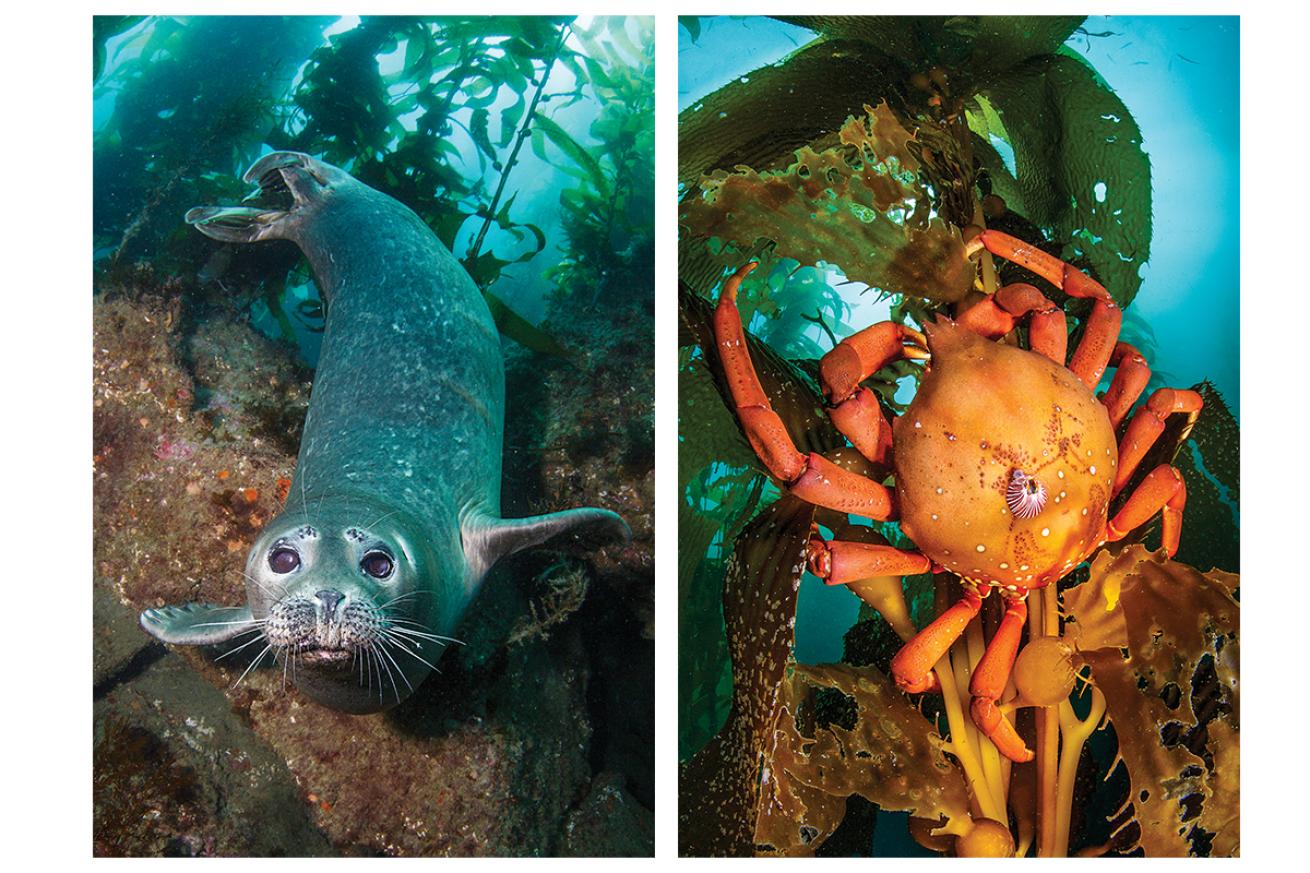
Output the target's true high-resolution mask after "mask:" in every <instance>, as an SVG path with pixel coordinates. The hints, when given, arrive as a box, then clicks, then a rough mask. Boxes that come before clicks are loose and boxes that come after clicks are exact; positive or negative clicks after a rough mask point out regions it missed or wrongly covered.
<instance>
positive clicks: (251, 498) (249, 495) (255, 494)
mask: <svg viewBox="0 0 1310 873" xmlns="http://www.w3.org/2000/svg"><path fill="white" fill-rule="evenodd" d="M241 496H242V497H244V498H246V503H254V502H255V501H256V500H258V499H259V489H258V488H245V489H242V491H241Z"/></svg>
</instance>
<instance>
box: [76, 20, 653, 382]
mask: <svg viewBox="0 0 1310 873" xmlns="http://www.w3.org/2000/svg"><path fill="white" fill-rule="evenodd" d="M95 21H96V27H95V36H96V42H95V48H96V83H95V165H94V184H95V204H94V205H95V216H94V239H95V265H96V270H97V273H98V275H99V276H102V277H105V276H111V277H112V276H118V277H122V276H124V275H125V274H126V273H130V272H131V271H133V270H138V269H147V268H148V269H151V270H154V271H157V272H158V273H160V274H162V275H170V276H177V277H188V278H189V277H195V278H196V280H197V281H198V282H199V283H200V284H201V285H202V286H203V287H205V288H208V289H210V290H219V289H226V290H225V291H224V292H223V293H229V294H230V293H232V292H240V293H244V294H245V299H244V300H243V301H241V302H243V303H244V305H247V306H249V307H250V308H251V312H252V315H253V316H255V321H256V324H258V325H259V326H261V327H262V328H264V329H265V330H266V331H267V332H268V333H270V334H272V335H274V336H281V337H284V338H285V339H287V340H291V341H295V342H298V343H299V344H301V346H302V348H303V349H304V350H305V352H306V355H307V357H308V358H309V359H310V361H311V363H312V361H313V359H314V356H315V355H316V345H317V343H316V342H315V339H314V334H315V332H317V331H321V330H322V309H321V304H320V302H319V300H318V297H317V294H316V292H315V291H314V289H313V287H312V282H311V281H310V280H311V277H310V276H309V275H308V274H307V268H306V267H305V266H304V265H303V261H302V260H301V259H300V257H299V255H298V253H297V252H296V251H295V250H294V248H293V247H292V246H290V244H285V245H284V244H281V243H274V244H270V245H268V246H258V247H246V248H241V247H233V246H221V247H218V246H215V245H214V244H213V243H212V242H211V241H209V240H207V239H205V238H203V237H202V236H201V235H200V234H198V233H195V232H194V231H193V230H191V229H189V228H188V227H187V226H186V225H185V224H184V223H183V222H182V216H183V215H184V214H185V212H186V211H187V209H188V208H190V207H193V206H196V205H200V204H218V203H235V202H239V201H240V199H241V198H242V197H244V196H245V195H246V194H248V193H249V191H248V190H246V189H245V188H244V187H243V186H242V185H241V183H240V181H239V180H240V177H241V173H242V172H243V171H244V170H245V169H246V167H248V166H249V165H250V164H251V163H252V162H253V161H254V160H255V158H257V157H258V156H259V155H260V154H263V153H266V152H268V151H271V150H292V151H302V152H307V153H309V154H313V155H315V156H317V157H319V158H322V159H323V160H326V161H327V162H329V163H332V164H335V165H337V166H340V167H342V168H343V169H345V170H347V171H349V172H350V173H351V174H352V175H354V176H355V177H356V178H358V179H360V180H361V181H363V182H365V183H367V184H369V185H372V186H373V187H376V188H378V189H380V190H382V191H385V192H386V193H388V194H390V195H391V196H393V197H395V198H396V199H398V200H400V201H401V202H403V203H404V204H405V205H407V206H409V207H410V208H412V209H413V210H414V211H415V212H417V213H418V214H419V215H420V216H421V217H422V218H423V219H424V221H426V222H427V223H428V225H429V226H430V227H431V228H432V229H433V231H434V232H436V234H437V236H438V237H439V238H440V239H441V240H442V242H444V243H445V244H446V245H447V246H448V247H450V248H451V250H452V251H453V252H454V253H455V255H456V257H458V258H459V259H460V260H461V261H462V262H463V263H464V264H465V266H466V268H467V269H468V270H469V272H470V274H471V275H472V276H473V278H474V280H475V281H476V282H477V283H478V285H479V286H480V287H481V288H482V289H483V291H484V293H485V294H486V295H487V297H488V303H489V304H490V305H491V307H492V311H493V315H494V316H495V317H496V320H497V324H498V326H499V327H500V328H501V330H502V332H503V333H505V334H506V335H508V336H510V337H512V338H514V339H516V340H518V341H519V342H521V343H523V344H525V345H527V346H529V347H531V348H534V349H537V350H539V351H546V352H552V353H563V351H564V350H563V349H561V348H560V347H559V346H558V344H556V343H555V342H554V340H552V339H551V338H550V337H549V336H546V335H545V334H543V333H541V332H539V331H536V330H535V329H534V328H533V327H532V324H531V323H530V322H531V321H532V320H535V319H537V318H539V317H540V316H541V314H542V312H543V300H544V298H545V297H547V296H548V295H551V294H568V293H574V292H579V293H582V292H581V289H584V288H585V289H586V290H585V293H587V294H589V295H591V294H594V295H596V296H597V297H598V298H599V297H601V296H604V295H606V294H610V293H613V294H619V295H630V294H632V293H638V292H637V289H643V288H645V287H646V286H647V285H648V284H649V278H648V277H649V275H650V272H651V263H652V257H653V244H652V240H653V187H654V33H653V30H654V29H653V22H652V20H651V19H649V18H640V17H596V18H590V19H585V20H584V19H577V18H572V17H544V16H543V17H526V16H525V17H514V16H488V17H458V18H457V17H442V18H413V17H384V16H365V17H362V18H354V17H344V18H336V17H281V16H268V17H203V16H197V17H188V18H179V17H173V16H158V17H150V18H145V19H142V18H140V17H99V18H97V19H96V20H95ZM635 276H640V277H643V279H642V281H634V277H635ZM525 317H526V319H525Z"/></svg>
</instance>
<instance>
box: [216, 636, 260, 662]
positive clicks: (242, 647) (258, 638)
mask: <svg viewBox="0 0 1310 873" xmlns="http://www.w3.org/2000/svg"><path fill="white" fill-rule="evenodd" d="M262 639H264V637H262V636H258V637H255V638H254V639H253V640H246V641H245V642H244V643H242V644H241V645H239V646H237V647H236V648H235V649H228V650H227V651H226V652H224V653H223V654H221V655H219V656H218V657H216V658H214V660H215V661H221V660H223V659H224V658H226V657H227V656H228V655H233V654H236V653H237V652H239V651H241V650H242V649H244V648H245V647H246V646H252V645H254V644H255V643H257V642H259V641H260V640H262ZM269 645H272V643H269Z"/></svg>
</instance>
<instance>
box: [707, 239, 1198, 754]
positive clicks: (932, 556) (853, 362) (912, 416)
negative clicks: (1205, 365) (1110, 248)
mask: <svg viewBox="0 0 1310 873" xmlns="http://www.w3.org/2000/svg"><path fill="white" fill-rule="evenodd" d="M982 249H986V250H987V251H989V252H991V253H992V254H994V255H997V256H999V257H1002V258H1005V259H1007V260H1009V261H1012V262H1014V263H1017V264H1020V265H1022V266H1023V267H1025V268H1027V269H1028V270H1030V271H1032V272H1033V273H1035V274H1037V275H1039V276H1041V277H1042V278H1044V279H1046V280H1047V281H1049V282H1051V283H1052V284H1053V285H1055V286H1056V287H1057V288H1060V289H1061V290H1062V291H1064V292H1065V293H1066V294H1068V295H1070V296H1072V297H1081V298H1089V299H1091V300H1092V301H1093V305H1092V310H1091V315H1090V316H1089V318H1088V321H1087V324H1086V327H1085V330H1084V334H1083V339H1082V341H1081V342H1080V343H1079V345H1078V348H1077V349H1076V350H1075V351H1074V353H1073V356H1072V359H1070V360H1069V363H1068V366H1067V367H1066V365H1065V352H1066V345H1067V340H1068V332H1067V328H1066V325H1065V316H1064V312H1063V311H1062V310H1060V309H1059V308H1058V307H1057V306H1056V305H1055V304H1054V303H1052V302H1051V301H1050V300H1048V299H1047V298H1046V297H1045V296H1044V295H1043V294H1042V293H1041V292H1039V291H1038V290H1037V289H1036V288H1034V287H1033V286H1031V285H1023V284H1014V285H1007V286H1005V287H1003V288H1000V289H999V290H998V291H997V292H996V293H995V294H994V295H991V296H989V297H987V298H985V299H984V300H982V301H981V302H979V303H977V304H975V305H974V306H972V307H971V308H969V309H968V310H966V311H965V312H964V313H962V314H961V315H960V316H959V317H958V318H957V319H955V320H950V319H948V318H945V317H940V318H939V319H938V321H937V322H936V323H935V324H930V325H926V326H925V333H926V337H925V335H924V334H921V333H919V332H918V331H916V330H913V329H911V328H908V327H905V326H904V325H900V324H896V323H894V322H882V323H879V324H875V325H873V326H872V327H868V328H865V329H864V330H861V331H859V332H858V333H855V334H853V335H852V336H850V337H847V338H846V339H844V340H842V341H841V342H840V343H839V344H838V345H837V346H836V347H835V348H833V349H832V351H830V352H828V353H827V354H826V355H824V356H823V358H822V360H821V361H820V363H819V379H820V383H821V386H822V388H823V393H824V396H825V398H826V399H827V402H828V404H829V409H828V412H829V415H830V416H831V418H832V421H833V424H834V425H835V426H836V427H837V429H838V430H839V431H840V432H841V433H842V434H843V435H844V436H845V437H846V438H847V439H848V440H849V441H850V442H851V444H852V445H853V446H854V447H855V448H856V449H857V450H858V451H859V452H860V454H862V455H864V456H865V457H866V458H868V459H869V460H870V461H873V462H876V463H878V464H882V465H890V466H891V468H892V470H893V471H894V473H895V482H896V484H895V488H889V487H887V486H884V485H882V484H881V483H879V482H875V481H873V480H872V479H869V478H867V477H865V476H861V475H859V474H857V473H853V472H850V471H848V470H847V469H845V468H843V467H840V466H838V465H837V464H835V463H833V462H832V461H830V460H828V459H826V458H824V457H823V456H821V455H818V454H814V453H810V454H808V455H807V454H802V453H801V452H799V451H798V450H797V449H796V446H795V444H794V443H793V442H792V440H791V438H790V436H788V434H787V430H786V428H785V427H784V426H783V424H782V420H781V419H780V418H779V417H778V415H777V413H775V412H774V411H773V408H772V407H771V406H770V404H769V399H768V397H767V396H765V394H764V391H763V389H762V388H761V386H760V381H759V378H758V377H757V375H756V373H755V368H754V365H753V364H752V363H751V359H750V355H749V353H748V351H747V347H746V343H745V337H744V334H743V329H742V324H741V315H740V313H739V312H738V311H737V304H736V297H737V289H738V287H739V286H740V284H741V280H742V279H743V278H744V277H745V276H746V274H747V273H749V272H750V271H751V270H752V269H753V268H754V267H755V265H754V264H747V265H746V266H745V267H743V268H742V269H740V270H738V271H737V273H736V274H735V275H733V276H732V277H731V278H730V279H729V280H728V281H727V282H726V283H725V285H724V289H723V293H722V295H721V296H720V298H719V304H718V307H717V309H716V310H715V314H714V332H715V338H716V341H717V343H718V347H719V354H720V357H721V359H722V362H723V369H724V373H725V376H726V377H727V381H728V384H729V386H730V389H731V392H732V396H733V401H734V404H735V406H736V408H737V409H736V411H737V415H738V417H739V419H740V421H741V424H742V428H743V430H744V431H745V433H746V436H747V438H748V439H749V440H750V443H751V446H752V447H753V448H754V449H755V452H756V454H757V455H759V457H760V459H761V460H762V461H763V462H764V464H765V466H766V467H767V468H768V469H769V471H770V472H771V473H772V474H773V475H774V476H776V477H777V478H778V479H780V480H782V481H783V482H785V483H786V485H787V487H788V488H789V489H790V491H791V492H792V493H793V494H795V495H797V496H798V497H801V498H802V499H804V500H808V501H810V502H811V503H814V504H816V505H819V506H823V507H827V508H829V509H833V510H836V511H838V512H843V513H853V514H857V515H862V516H865V517H867V518H872V519H876V520H880V521H883V520H889V519H897V518H898V519H899V520H900V525H901V530H902V531H903V532H904V533H905V534H906V536H908V537H910V539H912V540H913V541H914V543H915V545H916V546H917V547H918V549H919V550H918V551H905V550H901V549H896V548H893V547H891V546H886V545H871V544H867V543H859V542H847V541H842V540H828V539H825V538H823V537H822V536H821V535H819V534H818V533H817V531H816V533H815V534H814V535H813V536H812V537H811V540H810V543H809V555H808V558H809V566H810V569H811V571H812V572H813V573H815V575H817V576H819V577H821V578H822V579H824V580H825V581H826V582H827V583H828V584H830V585H840V584H846V583H848V582H852V581H855V580H859V579H865V578H868V577H871V576H890V575H911V574H916V573H925V572H928V571H929V570H930V569H931V570H935V571H940V570H946V571H950V572H952V573H955V574H956V575H958V576H959V577H960V580H961V582H962V583H963V585H964V596H963V598H962V599H960V600H959V601H957V602H956V603H955V604H954V605H952V606H951V607H949V608H948V609H947V610H946V611H945V612H943V613H942V614H941V615H940V616H938V617H937V619H936V620H935V621H933V622H932V623H931V624H929V625H928V626H927V627H925V628H924V629H923V630H921V631H920V632H919V633H918V634H917V635H916V636H915V637H913V638H912V639H911V640H910V641H909V642H908V643H906V644H905V646H904V648H902V649H901V650H900V652H898V653H897V655H896V656H895V658H893V659H892V663H891V672H892V676H893V679H894V680H895V681H896V684H897V685H898V686H899V687H901V688H903V689H905V690H906V691H908V692H911V693H918V692H922V691H926V690H929V689H930V688H932V687H933V686H934V685H935V677H934V675H933V673H932V670H933V666H934V665H935V664H936V663H937V662H938V661H939V660H940V659H941V658H942V657H943V656H944V655H945V654H946V652H947V650H948V649H949V648H950V647H951V645H952V644H954V642H955V641H956V640H957V639H958V638H959V636H960V634H961V633H963V631H964V629H965V627H966V626H967V625H968V624H969V622H970V621H971V620H972V619H973V618H974V617H975V616H976V615H977V614H978V611H979V609H980V608H981V607H982V600H983V598H985V597H986V596H987V595H988V594H989V593H990V592H991V591H992V590H993V589H995V590H997V591H998V592H999V594H1000V595H1001V596H1002V597H1003V598H1004V599H1005V613H1004V616H1003V617H1002V619H1001V624H1000V627H999V628H998V629H997V632H996V634H995V636H994V637H993V638H992V640H991V642H990V643H989V644H988V646H987V649H986V652H985V653H984V654H983V657H982V660H981V661H980V662H979V664H978V667H977V669H976V670H975V671H974V674H973V679H972V681H971V682H970V686H969V692H970V694H971V695H972V698H973V702H972V706H971V711H972V716H973V720H974V723H975V724H976V725H977V726H978V728H979V729H980V730H981V731H982V732H983V733H984V734H986V735H987V736H988V737H989V738H990V739H991V740H992V742H994V743H995V744H996V747H997V749H998V750H999V751H1000V752H1001V753H1002V754H1003V755H1005V756H1006V757H1007V758H1009V759H1011V760H1013V761H1017V762H1022V761H1027V760H1031V758H1032V757H1033V755H1032V752H1031V751H1029V750H1028V748H1027V747H1026V746H1025V745H1024V742H1023V740H1022V739H1021V738H1020V737H1019V735H1018V733H1017V732H1016V731H1015V729H1014V726H1013V725H1012V724H1011V723H1010V722H1009V720H1008V719H1006V718H1005V717H1004V716H1003V715H1002V713H1001V711H1000V709H999V708H998V706H997V701H998V698H999V697H1000V696H1001V693H1002V692H1003V690H1004V689H1005V684H1006V681H1007V679H1008V678H1009V675H1010V670H1011V668H1012V667H1013V665H1014V659H1015V654H1016V652H1017V650H1018V647H1019V638H1020V635H1021V633H1022V630H1023V624H1024V621H1025V619H1026V617H1027V606H1026V602H1025V601H1026V598H1027V596H1028V592H1029V591H1031V590H1033V589H1035V588H1042V587H1044V586H1046V585H1049V584H1051V583H1053V582H1056V581H1058V580H1059V579H1060V578H1061V577H1063V576H1064V575H1065V574H1066V573H1068V572H1069V571H1070V570H1072V569H1073V568H1074V567H1077V566H1078V565H1079V564H1080V563H1082V562H1083V561H1084V560H1086V559H1087V558H1088V556H1089V555H1091V553H1092V552H1093V551H1095V550H1096V549H1097V548H1099V547H1100V546H1102V545H1104V544H1105V543H1106V542H1111V541H1114V540H1118V539H1122V538H1123V537H1124V536H1125V535H1126V534H1127V533H1128V532H1129V531H1131V530H1132V529H1134V528H1136V527H1138V526H1140V525H1142V524H1144V523H1145V522H1146V521H1147V520H1149V519H1150V518H1151V517H1152V516H1154V515H1155V513H1156V512H1162V513H1163V545H1164V548H1165V550H1166V551H1167V552H1168V554H1169V555H1170V556H1171V557H1172V556H1173V554H1174V553H1175V552H1176V551H1177V549H1178V540H1179V534H1180V529H1181V525H1182V514H1183V506H1184V504H1185V502H1186V500H1187V489H1186V487H1185V485H1184V483H1183V478H1182V476H1181V475H1180V474H1179V472H1178V470H1177V469H1175V468H1174V467H1172V466H1170V465H1168V464H1162V465H1160V466H1159V467H1157V468H1155V469H1154V470H1152V471H1151V473H1150V474H1149V475H1147V476H1146V478H1145V479H1144V480H1143V481H1142V482H1141V484H1140V485H1139V486H1138V487H1137V488H1136V490H1134V491H1133V493H1132V494H1131V495H1129V497H1128V499H1127V500H1126V501H1125V502H1124V504H1123V506H1122V507H1121V508H1120V509H1119V511H1118V512H1116V513H1115V515H1114V517H1113V518H1111V517H1109V506H1110V501H1111V499H1112V498H1114V496H1115V495H1116V494H1117V493H1118V492H1119V491H1120V490H1122V489H1123V487H1124V485H1125V484H1126V483H1127V481H1128V479H1129V477H1130V476H1131V475H1132V473H1133V471H1134V470H1135V469H1136V467H1137V465H1138V464H1139V463H1140V462H1141V460H1142V458H1143V457H1144V456H1145V455H1146V452H1147V450H1148V449H1149V448H1150V447H1151V445H1152V443H1154V442H1155V440H1156V438H1157V437H1159V435H1160V433H1161V432H1162V431H1163V429H1164V419H1165V417H1167V416H1168V415H1170V414H1172V413H1177V412H1184V413H1195V412H1198V411H1199V410H1200V409H1201V405H1202V401H1201V397H1200V395H1199V394H1197V393H1196V392H1195V391H1186V390H1176V389H1170V388H1161V389H1159V390H1157V391H1155V392H1154V393H1153V394H1152V395H1151V397H1150V399H1149V400H1148V401H1147V402H1146V404H1145V405H1144V406H1143V407H1142V408H1141V409H1140V410H1138V412H1137V413H1136V414H1135V415H1134V416H1133V418H1132V420H1131V421H1130V422H1129V423H1128V427H1127V429H1126V430H1125V431H1124V435H1123V437H1122V439H1120V440H1119V441H1118V443H1117V444H1116V442H1115V432H1116V430H1117V428H1118V427H1119V424H1120V422H1121V421H1122V420H1123V419H1124V417H1125V416H1126V415H1127V414H1128V411H1129V410H1130V409H1131V408H1132V406H1133V404H1134V403H1135V402H1136V401H1137V399H1138V397H1139V396H1140V395H1141V393H1142V391H1143V390H1144V389H1145V387H1146V384H1147V381H1148V380H1149V379H1150V368H1149V367H1148V365H1147V363H1146V360H1145V359H1144V358H1143V357H1142V355H1141V354H1140V353H1138V351H1137V350H1136V349H1134V348H1133V347H1132V346H1131V345H1129V344H1127V343H1123V342H1116V339H1117V338H1118V335H1119V325H1120V321H1121V318H1122V313H1121V311H1120V310H1119V308H1118V307H1117V306H1116V305H1115V303H1114V301H1113V300H1112V299H1111V297H1110V295H1109V293H1108V292H1106V290H1105V288H1104V287H1102V286H1101V285H1100V284H1099V283H1097V282H1096V281H1094V280H1093V279H1091V278H1090V277H1089V276H1087V275H1086V274H1084V273H1082V272H1081V271H1079V270H1077V269H1075V268H1073V267H1071V266H1069V265H1068V264H1066V263H1064V262H1063V261H1061V260H1059V259H1057V258H1054V257H1052V256H1051V255H1048V254H1046V253H1045V252H1042V251H1040V250H1038V249H1035V248H1034V247H1032V246H1030V245H1028V244H1027V243H1024V242H1023V241H1021V240H1018V239H1016V238H1014V237H1012V236H1008V235H1006V234H1003V233H999V232H997V231H993V230H985V231H982V232H980V233H978V234H977V235H976V236H974V237H973V238H972V239H971V240H970V241H969V243H968V244H967V246H966V251H967V253H968V255H969V256H973V255H974V254H977V253H978V252H980V251H981V250H982ZM1025 318H1026V319H1027V320H1028V335H1029V344H1030V345H1031V350H1027V349H1022V348H1018V347H1016V346H1010V345H1005V344H1003V343H999V342H995V340H996V339H998V338H1000V337H1002V336H1004V335H1005V334H1007V333H1009V332H1010V331H1011V330H1013V329H1014V327H1015V325H1016V324H1017V323H1018V322H1019V321H1020V320H1022V319H1025ZM898 357H900V358H914V359H930V364H929V366H928V369H927V371H926V372H925V375H924V378H923V380H922V383H921V385H920V386H919V390H918V393H917V394H916V396H915V398H914V400H913V402H911V404H910V406H909V408H908V409H907V410H906V411H905V413H904V414H903V415H902V416H900V417H899V418H897V419H896V420H895V422H894V423H892V424H889V423H888V422H887V420H886V418H885V417H884V416H883V413H882V410H881V408H880V407H879V405H878V401H877V399H876V398H875V397H874V395H873V393H872V392H871V391H870V390H869V389H868V388H866V387H863V386H862V385H861V383H862V382H863V381H864V380H865V379H867V378H869V377H870V376H871V375H873V374H874V373H875V372H876V371H877V370H879V369H880V368H882V367H883V366H885V365H886V364H888V363H890V362H891V361H893V360H894V359H896V358H898ZM1107 367H1115V368H1116V372H1115V374H1114V378H1113V380H1112V381H1111V383H1110V387H1109V389H1108V390H1107V391H1106V392H1105V393H1104V394H1103V395H1101V396H1100V397H1099V398H1098V397H1097V396H1095V395H1094V394H1093V391H1094V390H1095V388H1096V385H1097V383H1098V382H1099V381H1100V379H1101V376H1102V374H1103V373H1104V372H1105V370H1106V368H1107Z"/></svg>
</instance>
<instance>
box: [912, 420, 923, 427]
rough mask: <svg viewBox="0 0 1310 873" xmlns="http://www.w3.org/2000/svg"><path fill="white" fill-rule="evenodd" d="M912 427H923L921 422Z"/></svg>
mask: <svg viewBox="0 0 1310 873" xmlns="http://www.w3.org/2000/svg"><path fill="white" fill-rule="evenodd" d="M914 426H915V427H923V422H922V421H916V422H915V423H914Z"/></svg>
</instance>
